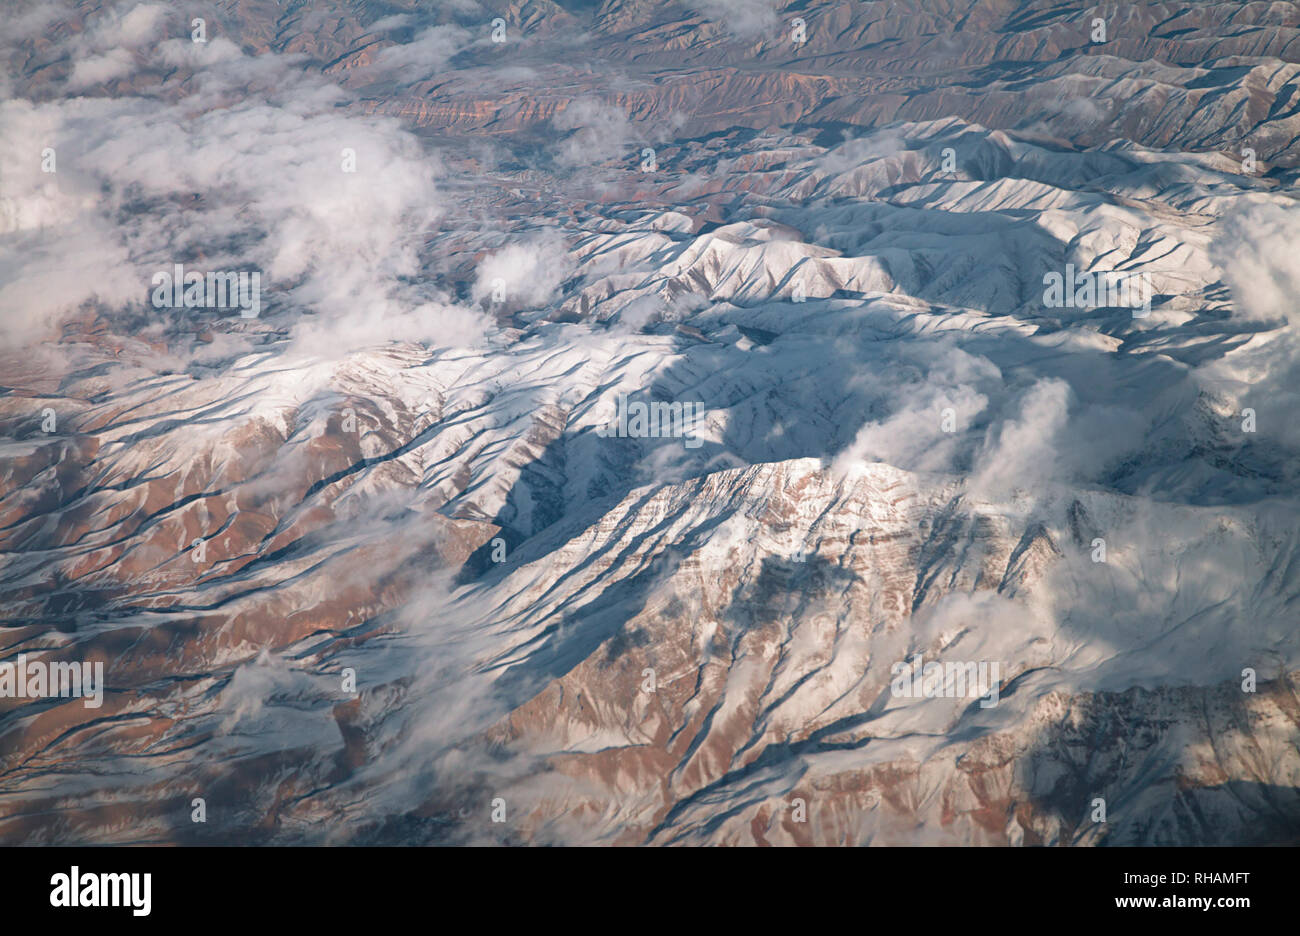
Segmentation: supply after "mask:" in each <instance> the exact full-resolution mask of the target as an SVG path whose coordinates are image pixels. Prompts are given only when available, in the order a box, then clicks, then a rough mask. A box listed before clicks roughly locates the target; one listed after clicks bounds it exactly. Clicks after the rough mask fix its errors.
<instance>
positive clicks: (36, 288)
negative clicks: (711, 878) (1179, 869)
mask: <svg viewBox="0 0 1300 936" xmlns="http://www.w3.org/2000/svg"><path fill="white" fill-rule="evenodd" d="M498 6H499V7H500V9H498V8H497V7H498ZM788 6H789V9H785V8H783V7H782V6H781V5H779V4H775V3H773V4H769V5H768V6H766V7H764V6H763V5H762V4H754V5H748V6H746V9H747V10H749V12H751V13H753V14H754V15H753V16H750V17H744V16H740V15H739V14H737V13H735V12H734V11H733V13H732V14H730V15H721V16H720V15H718V14H717V10H719V9H721V6H720V5H718V4H690V3H686V4H644V3H637V2H630V0H611V2H607V3H604V4H600V5H590V4H569V5H564V4H559V5H556V4H550V3H536V2H529V3H524V4H512V5H505V4H501V5H496V6H494V5H492V4H487V5H485V7H484V9H485V10H487V11H488V12H489V13H493V14H496V13H500V14H501V15H502V16H503V18H505V19H506V21H507V23H508V32H509V34H510V35H511V36H512V39H511V42H513V43H514V45H511V46H509V47H508V52H509V55H510V60H509V62H508V63H502V62H501V61H500V60H499V56H500V54H501V52H502V50H501V49H499V48H497V47H496V46H495V45H494V43H493V42H492V41H491V39H490V38H488V37H489V34H490V30H491V26H490V21H491V19H492V18H493V17H492V16H486V15H485V16H482V17H476V14H470V13H464V14H463V15H462V14H457V13H455V12H454V11H448V10H439V11H433V12H430V11H427V10H421V9H419V8H417V7H416V6H415V5H409V4H403V3H397V4H388V5H386V6H385V7H384V10H383V11H380V10H378V9H377V8H376V9H370V8H369V6H368V5H367V4H350V5H347V7H346V8H341V9H339V10H333V9H332V8H330V7H328V6H322V7H321V8H320V9H319V10H315V12H304V11H298V12H295V13H286V12H283V11H280V10H279V9H278V8H274V9H273V8H272V6H271V5H266V4H244V3H241V4H231V5H228V6H221V7H219V9H220V12H221V16H220V17H218V18H216V19H215V20H214V22H213V24H212V29H213V38H212V39H211V41H210V42H209V43H208V44H207V45H206V46H203V45H200V44H197V43H191V42H190V41H189V39H188V38H186V37H187V36H188V29H182V28H181V24H179V21H177V22H173V19H175V18H174V17H172V18H169V17H168V15H166V14H164V13H158V12H156V11H152V12H151V8H147V7H139V8H137V7H136V6H135V5H134V4H129V3H128V4H124V5H121V6H110V8H109V9H107V10H99V9H97V8H91V7H90V6H86V7H84V8H78V9H77V10H76V11H74V12H72V13H71V14H68V15H67V16H64V17H63V18H61V19H59V18H56V22H54V24H53V25H52V26H51V25H49V24H46V25H45V26H41V27H38V26H36V25H33V23H34V22H35V20H34V19H33V21H32V22H28V21H26V20H24V21H23V23H20V24H19V25H18V26H16V27H15V29H14V31H13V34H12V38H10V39H7V40H5V43H6V44H5V46H4V51H3V54H4V56H5V60H6V61H7V62H8V63H9V66H10V69H9V70H10V72H11V73H12V77H11V78H10V79H9V85H8V86H7V87H6V88H5V89H4V90H5V91H6V93H7V95H8V97H9V98H11V100H6V101H5V102H4V103H3V104H0V149H3V151H4V152H3V153H2V154H0V155H4V156H6V158H7V159H8V158H9V157H12V159H9V161H8V162H6V165H11V164H12V165H16V166H26V167H27V169H22V171H21V172H19V171H15V172H14V173H12V174H11V175H9V176H7V177H6V178H5V181H4V182H3V188H2V189H0V196H2V197H0V274H3V275H0V315H2V316H4V330H3V335H4V341H5V345H4V348H3V354H2V355H0V384H2V385H3V388H4V392H3V393H2V394H0V431H2V432H3V435H4V437H5V438H4V440H3V442H2V443H0V608H3V612H2V614H3V617H2V620H0V623H2V624H3V634H4V650H3V652H2V653H0V661H3V662H13V661H14V660H16V658H17V656H18V655H19V654H24V655H26V656H27V657H29V658H31V659H38V658H39V659H42V660H44V661H47V662H49V661H55V660H58V661H98V662H102V663H103V664H104V668H105V674H106V683H107V688H106V691H105V695H104V699H103V704H102V705H101V706H100V707H97V708H90V707H87V706H85V705H83V704H82V700H81V699H58V698H55V699H14V698H0V841H4V842H149V841H200V842H218V841H219V842H257V841H271V842H299V841H337V842H395V841H401V842H426V841H427V842H500V841H507V842H521V843H564V842H599V843H619V844H631V843H651V844H687V843H689V844H701V843H728V844H807V843H848V844H906V843H954V842H956V843H967V844H1006V843H1010V844H1035V843H1052V844H1081V845H1094V844H1119V845H1129V844H1171V843H1182V844H1208V843H1245V842H1270V843H1278V842H1295V841H1296V840H1297V839H1298V838H1300V795H1298V794H1297V789H1300V754H1297V750H1300V748H1297V739H1298V738H1300V696H1297V692H1298V691H1300V646H1298V645H1297V640H1298V639H1300V638H1298V635H1300V631H1297V629H1296V626H1295V611H1296V606H1297V601H1298V600H1300V554H1298V549H1300V543H1298V542H1297V537H1298V536H1300V532H1298V531H1300V524H1298V523H1297V519H1298V517H1300V501H1298V500H1297V496H1296V492H1297V481H1298V480H1300V478H1298V475H1300V458H1298V457H1297V456H1300V432H1298V431H1297V428H1296V423H1295V420H1294V419H1293V413H1294V412H1295V409H1296V405H1297V404H1298V403H1300V399H1298V398H1297V390H1296V387H1297V377H1300V374H1298V373H1297V371H1298V369H1300V363H1298V361H1300V359H1298V358H1297V351H1298V350H1300V347H1298V345H1297V338H1296V334H1295V323H1296V321H1297V317H1296V314H1295V309H1294V295H1295V288H1296V287H1297V286H1300V267H1297V265H1296V262H1295V259H1294V250H1293V245H1294V243H1295V239H1296V237H1297V235H1300V222H1297V220H1296V219H1297V217H1298V215H1297V208H1296V205H1295V200H1296V191H1297V189H1296V171H1297V169H1296V167H1297V154H1296V152H1295V140H1296V139H1297V131H1296V129H1295V128H1296V120H1297V117H1296V101H1297V98H1296V89H1297V79H1296V68H1297V66H1296V64H1295V62H1296V50H1297V49H1300V45H1297V43H1296V42H1295V39H1296V37H1297V35H1300V18H1297V16H1296V14H1295V10H1294V6H1293V5H1291V4H1258V3H1254V4H1244V5H1243V4H1226V3H1204V4H1201V3H1186V4H1145V5H1135V6H1134V7H1133V9H1132V10H1130V11H1128V12H1125V13H1122V14H1120V15H1119V16H1118V17H1117V18H1112V19H1109V20H1107V30H1108V34H1107V35H1108V38H1107V39H1106V40H1105V42H1103V43H1099V42H1095V41H1093V40H1092V39H1090V38H1089V31H1090V28H1091V26H1090V23H1091V18H1092V17H1091V15H1090V14H1089V13H1087V12H1079V11H1065V10H1064V9H1058V8H1057V7H1054V6H1052V5H1049V4H1039V3H1035V2H1022V3H1010V4H1008V3H976V4H953V5H951V6H952V9H948V8H947V7H946V6H945V5H944V4H942V3H940V4H930V3H926V4H920V3H917V4H914V5H913V7H914V8H912V9H910V10H906V11H901V12H900V11H898V10H894V11H892V12H891V11H890V10H889V9H887V8H888V7H890V6H891V5H889V4H884V3H862V4H853V5H837V4H830V3H825V4H823V3H820V2H810V3H806V4H797V5H794V4H791V5H788ZM796 6H797V7H798V8H797V9H796ZM893 6H897V4H894V5H893ZM408 7H409V9H408ZM489 7H490V8H491V9H489ZM957 7H961V11H959V10H958V9H957ZM390 8H391V9H390ZM763 10H768V11H769V13H770V15H769V13H763ZM141 11H143V12H141ZM322 11H327V12H322ZM394 11H397V12H394ZM755 11H757V12H755ZM962 11H964V12H962ZM381 14H382V18H381ZM796 14H797V15H798V16H800V17H801V18H803V19H804V20H805V24H806V26H807V28H808V39H807V42H806V43H805V44H803V45H800V46H797V47H796V46H794V45H792V44H791V43H790V42H789V41H788V30H789V29H790V23H789V20H790V18H791V17H793V16H794V15H796ZM457 17H459V18H457ZM479 19H482V22H481V23H480V22H479ZM376 24H385V25H376ZM46 27H48V30H47V31H49V37H48V38H47V37H46V34H45V32H42V31H41V30H42V29H46ZM177 37H180V38H177ZM119 53H121V54H119ZM579 53H581V54H579ZM583 56H585V58H584V57H583ZM78 62H83V63H84V62H89V63H90V64H88V65H87V64H82V65H81V66H80V71H79V72H78V71H77V68H78V66H77V64H76V63H78ZM34 139H40V140H49V141H51V143H52V145H53V147H54V149H55V150H56V151H57V152H58V154H59V156H58V159H59V161H60V162H59V169H58V172H57V173H50V174H41V173H39V172H38V170H37V169H35V168H31V167H33V166H36V167H39V164H40V159H41V155H40V147H37V148H36V149H35V150H32V149H31V144H30V141H31V140H34ZM159 141H162V142H159ZM344 147H348V148H352V149H354V150H355V151H356V152H354V154H353V155H354V156H355V157H357V162H356V165H357V167H358V169H357V172H356V173H355V174H354V173H351V172H347V171H346V170H343V171H340V168H339V166H340V162H339V159H338V158H337V156H336V154H339V151H340V149H341V148H344ZM1247 148H1248V149H1251V150H1252V151H1253V153H1252V159H1253V162H1252V161H1251V160H1247V159H1245V157H1244V156H1243V152H1242V151H1243V149H1247ZM647 149H648V150H650V151H651V152H649V153H648V154H647V152H646V150H647ZM344 153H346V150H344ZM342 158H343V165H346V164H347V158H348V157H347V156H346V155H343V157H342ZM28 169H30V170H31V171H30V172H28ZM173 262H185V263H186V264H189V265H192V266H194V267H195V268H200V267H202V266H203V264H204V263H205V262H206V263H207V264H208V265H209V266H210V267H212V266H217V267H219V266H220V265H222V264H225V265H227V266H229V267H230V268H239V269H244V268H248V267H250V266H251V267H257V268H260V269H263V270H264V271H265V274H266V276H265V283H266V284H267V286H266V294H267V295H266V296H265V311H264V312H263V314H262V315H261V316H260V317H258V318H251V319H249V318H241V317H239V316H238V315H231V314H229V313H225V312H223V313H214V312H212V311H206V310H200V309H184V308H180V309H171V308H161V309H160V308H157V307H155V306H154V305H152V304H150V302H149V299H148V297H149V283H150V280H149V277H150V275H151V273H152V272H153V271H154V270H155V269H160V268H162V269H170V265H171V263H173ZM1052 275H1056V276H1062V277H1068V276H1083V277H1086V276H1089V275H1097V276H1123V277H1129V278H1130V279H1131V280H1133V281H1140V282H1145V283H1147V284H1149V285H1150V288H1151V292H1150V308H1149V310H1146V309H1142V310H1139V312H1138V314H1135V311H1134V309H1132V308H1130V307H1128V306H1127V305H1125V304H1123V303H1119V304H1116V303H1111V302H1105V301H1099V302H1095V303H1090V304H1089V303H1085V304H1078V303H1074V302H1069V303H1064V302H1054V301H1051V300H1050V299H1049V297H1048V292H1047V288H1046V283H1047V280H1048V279H1049V278H1050V277H1051V276H1052ZM652 404H657V405H659V406H660V407H662V409H663V412H665V413H668V412H671V407H673V406H676V407H677V408H678V412H682V407H683V406H686V407H691V406H696V405H698V407H699V413H700V417H699V419H698V420H697V421H695V422H694V423H693V424H692V425H690V426H688V427H686V428H687V430H688V431H687V432H686V433H685V435H683V434H682V433H681V432H679V431H678V429H679V428H681V427H680V424H679V425H678V426H677V427H676V428H669V429H667V430H666V431H665V432H664V433H660V434H657V435H641V436H638V435H637V434H636V433H635V431H634V432H633V433H631V434H629V433H627V432H625V431H622V430H625V429H626V428H627V425H628V422H627V415H626V414H627V413H628V412H629V411H634V410H633V408H634V407H638V406H642V405H644V406H646V407H647V409H648V408H649V406H650V405H652ZM686 412H690V410H686ZM620 413H622V414H624V417H623V425H622V429H620V415H619V414H620ZM918 657H920V658H921V659H922V660H923V661H927V662H932V663H940V664H945V665H951V666H953V667H957V666H960V667H965V666H966V665H967V664H973V665H975V666H976V668H977V669H978V667H979V666H980V665H983V666H984V667H985V668H986V671H987V668H988V667H990V666H996V672H997V674H998V675H997V676H996V677H995V681H996V682H997V692H996V704H991V705H982V704H981V701H980V700H981V694H980V693H972V692H965V693H963V694H961V695H960V697H957V696H954V695H952V694H943V693H940V694H937V695H933V694H932V695H929V696H927V695H925V694H924V693H922V695H921V697H919V698H918V697H916V696H915V695H912V696H908V695H905V694H902V693H900V692H899V691H897V688H896V685H895V680H896V678H897V675H898V667H899V666H900V665H902V664H908V663H913V662H915V661H916V660H917V659H918ZM991 700H992V697H985V698H984V701H991ZM195 797H202V798H203V799H204V800H205V803H206V808H207V821H206V822H205V823H201V824H200V823H195V822H193V821H192V816H191V803H192V801H193V799H194V798H195ZM1099 803H1100V804H1101V806H1100V807H1099V806H1098V804H1099ZM1099 808H1100V809H1101V810H1102V812H1099ZM1103 814H1104V821H1102V820H1101V819H1100V818H1099V816H1101V815H1103Z"/></svg>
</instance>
